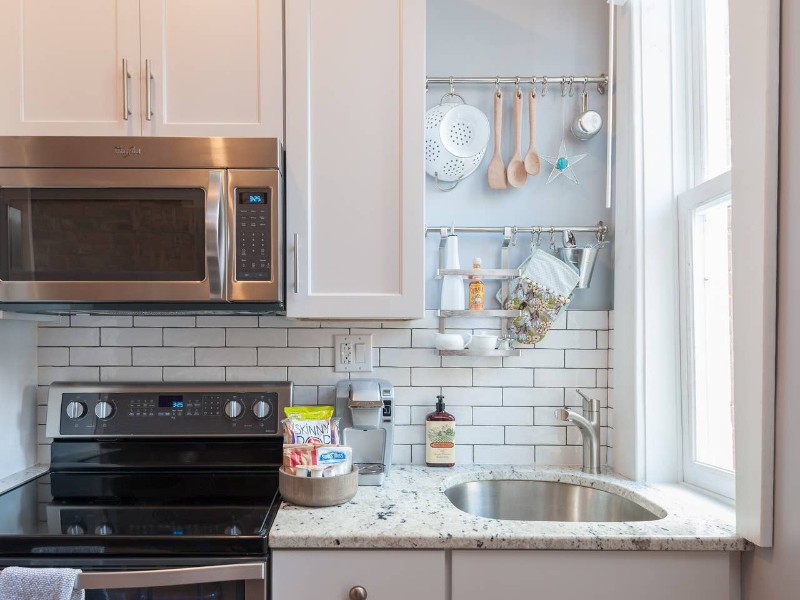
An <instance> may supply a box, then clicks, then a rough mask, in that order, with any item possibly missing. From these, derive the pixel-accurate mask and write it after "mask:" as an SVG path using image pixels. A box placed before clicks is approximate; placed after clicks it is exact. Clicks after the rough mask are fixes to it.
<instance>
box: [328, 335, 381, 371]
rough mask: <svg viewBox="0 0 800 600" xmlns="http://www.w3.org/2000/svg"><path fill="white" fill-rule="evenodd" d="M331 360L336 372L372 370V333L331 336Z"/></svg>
mask: <svg viewBox="0 0 800 600" xmlns="http://www.w3.org/2000/svg"><path fill="white" fill-rule="evenodd" d="M333 360H334V365H335V367H336V369H335V370H336V371H337V372H338V373H348V372H369V371H372V335H371V334H370V335H335V336H333Z"/></svg>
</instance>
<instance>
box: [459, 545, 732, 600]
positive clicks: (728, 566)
mask: <svg viewBox="0 0 800 600" xmlns="http://www.w3.org/2000/svg"><path fill="white" fill-rule="evenodd" d="M452 561H453V562H452V582H453V583H452V597H453V598H454V599H455V598H457V599H458V600H486V599H487V598H530V599H531V600H585V599H586V598H591V599H592V600H622V599H625V600H627V599H629V598H631V599H632V598H646V599H647V600H675V598H686V599H687V600H695V599H697V600H699V599H700V598H702V599H703V600H737V599H738V593H739V569H740V565H739V553H738V552H655V551H642V552H636V551H625V552H613V551H603V552H599V551H589V552H576V551H553V552H548V551H519V550H512V551H506V550H496V551H495V550H489V551H483V550H480V551H478V550H466V551H455V552H453V556H452Z"/></svg>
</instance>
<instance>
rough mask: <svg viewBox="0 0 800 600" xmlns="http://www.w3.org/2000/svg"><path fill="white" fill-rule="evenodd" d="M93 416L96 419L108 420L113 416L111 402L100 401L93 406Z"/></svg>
mask: <svg viewBox="0 0 800 600" xmlns="http://www.w3.org/2000/svg"><path fill="white" fill-rule="evenodd" d="M94 414H96V415H97V418H98V419H110V418H111V417H112V416H113V415H114V405H113V404H112V403H111V402H106V401H105V400H102V401H101V402H98V403H97V404H95V406H94Z"/></svg>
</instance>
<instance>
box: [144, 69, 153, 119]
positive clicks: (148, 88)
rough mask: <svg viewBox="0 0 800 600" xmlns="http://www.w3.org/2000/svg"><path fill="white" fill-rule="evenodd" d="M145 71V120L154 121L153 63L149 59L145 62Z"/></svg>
mask: <svg viewBox="0 0 800 600" xmlns="http://www.w3.org/2000/svg"><path fill="white" fill-rule="evenodd" d="M144 70H145V75H144V77H145V96H144V99H145V118H146V119H147V120H148V121H152V120H153V61H151V60H150V59H149V58H148V59H147V60H146V61H144Z"/></svg>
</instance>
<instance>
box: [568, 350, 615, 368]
mask: <svg viewBox="0 0 800 600" xmlns="http://www.w3.org/2000/svg"><path fill="white" fill-rule="evenodd" d="M565 353H566V354H565V362H564V366H565V367H566V368H568V369H606V368H608V350H566V351H565Z"/></svg>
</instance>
